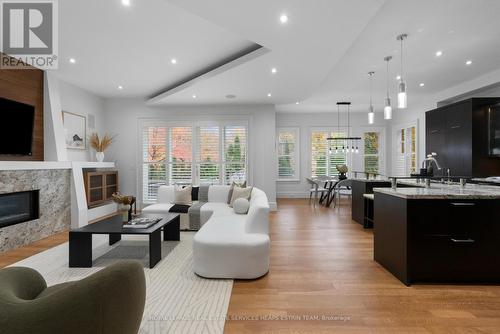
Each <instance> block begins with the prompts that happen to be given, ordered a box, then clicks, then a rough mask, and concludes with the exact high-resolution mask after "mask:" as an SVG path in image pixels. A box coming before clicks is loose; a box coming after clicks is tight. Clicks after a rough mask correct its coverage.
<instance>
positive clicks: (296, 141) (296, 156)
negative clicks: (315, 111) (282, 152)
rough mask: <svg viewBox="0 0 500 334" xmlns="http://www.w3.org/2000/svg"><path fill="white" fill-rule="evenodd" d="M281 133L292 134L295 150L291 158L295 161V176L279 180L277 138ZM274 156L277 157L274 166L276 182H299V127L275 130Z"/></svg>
mask: <svg viewBox="0 0 500 334" xmlns="http://www.w3.org/2000/svg"><path fill="white" fill-rule="evenodd" d="M281 132H292V133H293V134H294V145H295V150H294V152H293V153H294V154H293V158H294V161H295V166H294V170H295V175H294V176H293V178H289V179H280V178H279V157H280V156H279V153H278V149H279V144H280V142H279V138H280V133H281ZM276 156H277V164H276V181H278V182H297V181H300V127H298V126H292V127H278V128H277V129H276Z"/></svg>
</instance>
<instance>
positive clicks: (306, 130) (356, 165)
mask: <svg viewBox="0 0 500 334" xmlns="http://www.w3.org/2000/svg"><path fill="white" fill-rule="evenodd" d="M340 124H341V125H347V114H346V112H345V111H341V116H340ZM350 124H351V133H350V134H351V135H352V136H359V137H362V133H363V132H364V131H368V130H371V129H377V130H379V131H380V132H381V133H384V135H385V138H384V146H385V157H384V162H385V166H383V167H384V169H386V170H390V169H387V168H389V167H390V165H389V161H388V158H390V153H389V151H387V148H389V147H390V141H389V138H390V136H389V135H388V129H390V127H389V122H388V121H384V119H383V114H382V113H376V115H375V124H373V125H368V118H367V114H366V113H359V112H358V113H351V117H350ZM276 127H299V128H300V145H299V147H300V181H277V182H276V183H277V196H278V198H280V197H282V198H286V197H297V198H302V197H308V196H309V185H308V184H307V181H306V179H305V178H306V177H309V176H311V171H310V168H311V166H310V160H311V147H310V145H311V144H310V131H311V128H334V129H336V128H337V111H336V110H335V111H332V112H331V113H295V112H294V113H278V114H277V120H276ZM345 128H346V127H344V129H345ZM341 130H342V129H341ZM360 144H361V142H360ZM360 148H361V147H360ZM350 170H356V171H364V167H363V155H362V153H361V152H360V153H359V154H354V155H353V159H352V166H351V168H350ZM274 173H275V174H276V171H275V172H274ZM381 173H382V174H384V173H385V170H382V171H381Z"/></svg>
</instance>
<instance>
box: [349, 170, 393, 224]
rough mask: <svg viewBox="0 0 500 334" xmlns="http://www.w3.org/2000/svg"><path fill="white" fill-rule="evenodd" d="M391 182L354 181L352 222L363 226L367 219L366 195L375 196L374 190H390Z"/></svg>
mask: <svg viewBox="0 0 500 334" xmlns="http://www.w3.org/2000/svg"><path fill="white" fill-rule="evenodd" d="M390 186H391V182H390V181H386V180H352V206H351V210H352V211H351V212H352V220H354V221H355V222H357V223H358V224H361V225H363V221H364V219H365V201H364V198H363V195H364V194H373V188H388V187H390Z"/></svg>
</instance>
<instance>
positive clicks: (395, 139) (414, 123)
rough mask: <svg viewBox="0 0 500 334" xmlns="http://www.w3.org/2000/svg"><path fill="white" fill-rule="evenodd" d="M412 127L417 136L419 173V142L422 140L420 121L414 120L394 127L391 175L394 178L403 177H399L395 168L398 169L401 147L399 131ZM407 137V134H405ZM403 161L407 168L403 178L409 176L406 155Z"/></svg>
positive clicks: (416, 148) (417, 165)
mask: <svg viewBox="0 0 500 334" xmlns="http://www.w3.org/2000/svg"><path fill="white" fill-rule="evenodd" d="M411 127H415V135H416V138H415V160H416V169H417V172H418V170H419V140H420V138H419V137H420V132H419V122H418V119H417V120H414V121H411V122H406V123H400V124H396V125H393V126H392V154H391V164H392V171H391V173H392V174H393V175H394V176H401V175H398V173H397V172H396V170H395V168H396V164H397V159H398V152H399V147H398V145H399V144H400V143H399V136H398V131H399V130H401V129H405V131H406V129H409V128H411ZM405 135H406V134H405ZM403 159H404V162H403V163H404V166H405V171H404V173H405V175H403V176H409V175H407V174H408V173H407V170H406V166H407V156H406V154H405V155H404V156H403Z"/></svg>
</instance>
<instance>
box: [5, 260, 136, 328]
mask: <svg viewBox="0 0 500 334" xmlns="http://www.w3.org/2000/svg"><path fill="white" fill-rule="evenodd" d="M145 297H146V283H145V278H144V270H143V268H142V266H141V265H140V264H139V263H138V262H133V261H123V262H119V263H116V264H113V265H111V266H109V267H107V268H105V269H102V270H101V271H99V272H97V273H95V274H93V275H91V276H89V277H87V278H84V279H82V280H79V281H74V282H67V283H62V284H57V285H54V286H51V287H47V283H46V282H45V280H44V279H43V277H42V276H41V275H40V274H39V273H38V272H37V271H35V270H33V269H30V268H24V267H10V268H5V269H1V270H0V332H2V333H9V334H29V333H37V334H49V333H50V334H53V333H71V334H115V333H116V334H128V333H130V334H132V333H133V334H136V333H137V332H138V330H139V326H140V324H141V320H142V314H143V311H144V303H145Z"/></svg>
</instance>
